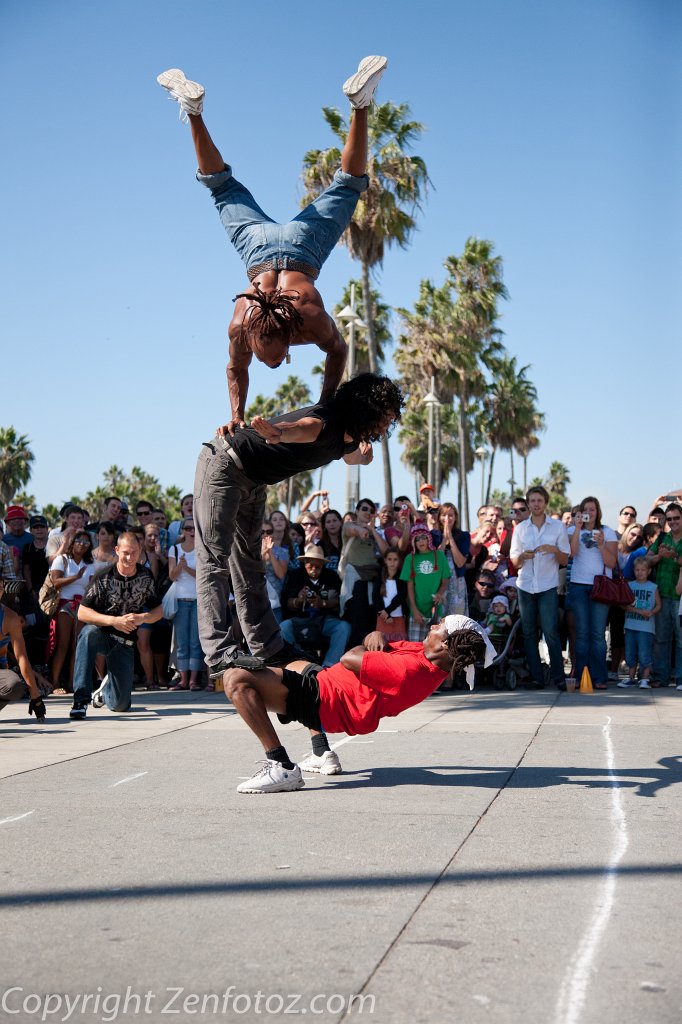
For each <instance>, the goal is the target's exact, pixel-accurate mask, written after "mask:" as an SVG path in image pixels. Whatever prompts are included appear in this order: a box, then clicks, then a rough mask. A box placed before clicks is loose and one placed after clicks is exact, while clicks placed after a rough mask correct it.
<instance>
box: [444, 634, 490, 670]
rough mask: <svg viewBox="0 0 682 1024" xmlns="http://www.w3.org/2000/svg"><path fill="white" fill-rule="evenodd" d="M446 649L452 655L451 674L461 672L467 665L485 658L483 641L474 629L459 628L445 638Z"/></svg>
mask: <svg viewBox="0 0 682 1024" xmlns="http://www.w3.org/2000/svg"><path fill="white" fill-rule="evenodd" d="M446 643H447V646H448V651H449V652H450V655H451V657H452V669H451V674H452V675H453V676H455V675H456V674H457V673H458V672H463V671H464V669H465V668H466V667H467V665H473V664H475V662H477V661H483V659H484V658H485V641H484V639H483V637H482V636H481V634H480V633H478V632H477V631H476V630H475V629H460V630H457V632H456V633H450V635H449V636H448V638H447V641H446Z"/></svg>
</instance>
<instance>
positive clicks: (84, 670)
mask: <svg viewBox="0 0 682 1024" xmlns="http://www.w3.org/2000/svg"><path fill="white" fill-rule="evenodd" d="M98 654H103V655H104V659H105V661H106V666H107V675H108V676H109V681H108V683H107V685H106V686H105V687H104V689H103V690H102V697H103V698H104V703H105V704H106V706H107V707H108V708H109V710H110V711H127V710H128V708H129V707H130V697H131V694H132V692H133V671H134V668H135V654H134V647H131V646H129V645H128V644H124V643H121V642H120V641H118V640H116V639H114V637H113V636H112V635H111V633H105V632H104V630H103V629H100V628H99V626H93V625H92V623H89V624H88V625H87V626H84V627H83V629H82V630H81V633H80V636H79V637H78V643H77V645H76V660H75V663H74V668H73V699H74V703H75V702H76V701H84V702H88V703H89V701H90V700H91V698H92V672H93V669H94V667H95V658H96V657H97V655H98Z"/></svg>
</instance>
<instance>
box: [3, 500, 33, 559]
mask: <svg viewBox="0 0 682 1024" xmlns="http://www.w3.org/2000/svg"><path fill="white" fill-rule="evenodd" d="M27 524H28V516H27V515H26V509H25V508H23V506H21V505H9V506H8V507H7V511H6V512H5V528H6V529H5V536H4V541H5V544H6V545H7V547H8V548H16V549H17V551H18V552H19V560H20V561H21V554H22V552H23V550H24V548H25V547H26V545H27V544H30V543H31V541H32V540H33V537H32V536H31V534H30V533H29V532H28V530H27V529H26V526H27Z"/></svg>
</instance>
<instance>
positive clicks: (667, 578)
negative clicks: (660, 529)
mask: <svg viewBox="0 0 682 1024" xmlns="http://www.w3.org/2000/svg"><path fill="white" fill-rule="evenodd" d="M661 547H666V548H672V549H673V551H676V552H677V558H680V557H682V538H680V540H678V542H677V544H676V543H675V542H674V540H673V539H672V536H671V535H670V534H669V533H661V534H659V536H658V537H657V538H656V540H655V541H654V542H653V544H652V545H651V548H650V550H649V554H650V555H657V554H658V552H659V550H660V548H661ZM677 558H662V559H661V560H660V562H659V563H658V565H657V566H656V585H657V586H658V591H659V593H660V595H661V597H677V594H676V593H675V588H676V586H677V581H678V579H679V578H680V563H679V562H678V560H677Z"/></svg>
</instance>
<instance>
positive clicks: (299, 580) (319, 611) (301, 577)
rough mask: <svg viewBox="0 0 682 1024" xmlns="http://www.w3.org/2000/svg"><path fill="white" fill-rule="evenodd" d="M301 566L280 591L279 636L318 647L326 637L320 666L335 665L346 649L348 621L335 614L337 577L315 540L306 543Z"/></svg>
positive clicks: (339, 581)
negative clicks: (280, 618) (325, 646)
mask: <svg viewBox="0 0 682 1024" xmlns="http://www.w3.org/2000/svg"><path fill="white" fill-rule="evenodd" d="M299 562H300V563H301V565H302V568H301V569H296V570H295V571H294V572H292V573H290V574H289V577H288V579H287V581H286V584H285V587H284V590H283V592H282V613H283V614H284V615H285V616H287V618H285V619H284V621H283V622H282V624H281V627H280V628H281V631H282V636H283V637H284V639H285V640H286V641H287V642H288V643H290V644H306V645H310V646H313V647H318V645H319V644H320V643H321V641H322V640H323V639H324V640H328V641H329V646H328V648H327V652H326V654H325V656H324V660H323V662H322V664H323V666H324V667H326V666H327V665H335V664H336V662H337V661H339V660H340V658H341V655H342V654H343V653H344V651H345V650H346V645H347V643H348V637H349V636H350V623H348V622H344V621H343V620H342V619H340V618H339V594H340V592H341V579H340V577H339V575H338V573H336V572H334V570H333V569H330V568H329V567H328V565H327V562H328V559H327V558H326V557H325V554H324V551H323V550H322V548H321V547H320V546H319V545H317V544H308V545H306V548H305V551H304V553H303V554H302V555H300V556H299Z"/></svg>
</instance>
